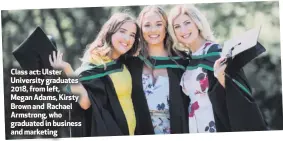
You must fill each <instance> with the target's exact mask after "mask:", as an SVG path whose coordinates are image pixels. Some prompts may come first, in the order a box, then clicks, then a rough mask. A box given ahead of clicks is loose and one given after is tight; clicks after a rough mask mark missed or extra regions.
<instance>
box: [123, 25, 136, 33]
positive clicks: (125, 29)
mask: <svg viewBox="0 0 283 141" xmlns="http://www.w3.org/2000/svg"><path fill="white" fill-rule="evenodd" d="M120 29H122V30H125V31H128V30H127V29H125V28H122V27H121V28H120ZM131 34H134V35H136V33H134V32H132V33H131Z"/></svg>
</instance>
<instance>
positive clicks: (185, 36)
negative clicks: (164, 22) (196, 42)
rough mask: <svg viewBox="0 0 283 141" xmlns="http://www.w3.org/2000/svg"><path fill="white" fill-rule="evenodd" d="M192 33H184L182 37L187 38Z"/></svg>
mask: <svg viewBox="0 0 283 141" xmlns="http://www.w3.org/2000/svg"><path fill="white" fill-rule="evenodd" d="M191 34H192V33H189V34H186V35H184V36H183V38H188V37H189V36H191Z"/></svg>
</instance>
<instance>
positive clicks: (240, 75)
mask: <svg viewBox="0 0 283 141" xmlns="http://www.w3.org/2000/svg"><path fill="white" fill-rule="evenodd" d="M220 52H221V49H220V48H218V44H214V45H212V46H211V47H210V49H209V50H208V52H207V54H210V57H208V56H209V55H208V56H207V57H204V58H193V59H192V60H191V61H190V63H189V65H188V66H187V67H190V68H193V67H194V66H196V65H199V64H202V65H200V66H202V67H203V69H205V70H206V72H207V75H208V81H209V89H208V95H209V98H210V101H211V103H212V107H213V111H214V117H215V124H216V129H217V132H231V131H261V130H267V124H266V122H265V120H264V119H263V116H262V113H261V112H260V109H259V107H258V105H257V104H256V103H255V100H254V98H253V97H252V95H251V93H252V92H251V88H250V85H249V84H248V81H247V79H246V77H245V74H244V71H243V69H242V68H239V67H238V66H239V65H235V63H231V62H232V61H233V62H237V61H239V58H234V59H235V60H230V61H228V65H227V68H226V71H225V72H226V73H227V74H228V75H227V76H225V89H224V87H222V85H221V84H220V83H219V81H218V80H217V78H215V77H214V73H213V65H214V62H215V61H216V60H217V59H219V58H220ZM217 54H218V55H217ZM241 57H245V56H243V55H242V56H241ZM250 60H251V57H250V56H248V57H247V59H245V58H241V61H250ZM245 63H247V62H241V64H245ZM233 64H234V65H233ZM242 66H243V65H241V67H242ZM187 69H188V68H187Z"/></svg>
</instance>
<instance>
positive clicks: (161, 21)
mask: <svg viewBox="0 0 283 141" xmlns="http://www.w3.org/2000/svg"><path fill="white" fill-rule="evenodd" d="M160 22H161V23H163V22H162V21H156V23H160ZM148 23H150V22H145V23H144V24H148Z"/></svg>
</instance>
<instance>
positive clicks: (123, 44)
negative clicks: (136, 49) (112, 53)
mask: <svg viewBox="0 0 283 141" xmlns="http://www.w3.org/2000/svg"><path fill="white" fill-rule="evenodd" d="M120 44H121V45H122V46H123V47H124V48H127V47H128V44H126V43H122V42H120Z"/></svg>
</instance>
